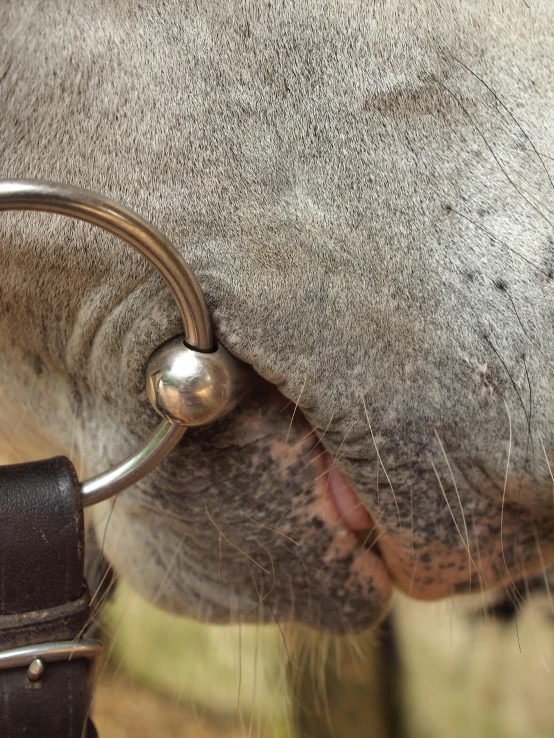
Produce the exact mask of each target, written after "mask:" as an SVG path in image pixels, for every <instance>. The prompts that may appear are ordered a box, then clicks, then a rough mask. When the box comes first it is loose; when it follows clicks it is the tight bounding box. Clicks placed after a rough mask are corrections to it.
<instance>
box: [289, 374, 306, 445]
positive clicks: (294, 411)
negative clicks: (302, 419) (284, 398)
mask: <svg viewBox="0 0 554 738" xmlns="http://www.w3.org/2000/svg"><path fill="white" fill-rule="evenodd" d="M307 379H308V378H307V377H304V383H303V384H302V389H301V390H300V394H299V395H298V400H296V404H295V406H294V410H293V411H292V417H291V419H290V424H289V429H288V431H287V437H286V438H285V443H288V442H289V436H290V431H291V428H292V424H293V422H294V417H295V415H296V411H297V410H298V403H299V402H300V398H301V397H302V393H303V392H304V388H305V387H306V380H307Z"/></svg>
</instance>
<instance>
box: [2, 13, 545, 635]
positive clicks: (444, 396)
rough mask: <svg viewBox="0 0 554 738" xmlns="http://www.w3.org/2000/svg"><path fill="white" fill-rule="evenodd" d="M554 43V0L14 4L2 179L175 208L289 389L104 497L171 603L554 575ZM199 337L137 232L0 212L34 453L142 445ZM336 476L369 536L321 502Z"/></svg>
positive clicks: (127, 567) (231, 317) (16, 402)
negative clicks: (167, 344) (174, 340)
mask: <svg viewBox="0 0 554 738" xmlns="http://www.w3.org/2000/svg"><path fill="white" fill-rule="evenodd" d="M529 6H531V7H529ZM553 27H554V5H553V4H552V2H551V0H537V2H533V3H532V4H527V3H524V2H521V0H503V1H502V2H501V0H482V1H481V2H478V3H460V2H454V0H443V1H440V0H426V1H425V2H419V3H406V2H403V0H390V2H387V3H381V2H378V1H376V2H367V0H364V2H361V0H359V1H358V0H352V1H351V0H348V1H347V0H323V1H321V0H319V1H318V2H315V1H314V2H308V0H302V1H301V2H294V3H293V2H284V3H271V4H269V3H268V4H266V3H258V2H246V3H238V2H237V3H234V2H230V3H218V2H213V0H212V1H211V2H199V3H195V4H194V5H193V4H189V3H187V2H183V1H182V0H175V1H170V0H165V1H164V2H155V3H154V2H153V3H140V4H139V3H138V2H137V3H136V2H132V1H131V0H128V2H118V3H114V2H112V1H111V0H109V1H108V0H105V1H103V0H95V2H87V3H85V2H75V0H73V1H72V2H71V3H70V2H65V0H58V1H57V2H49V3H43V4H39V5H37V4H36V3H34V2H25V1H22V0H17V2H15V1H14V2H12V1H11V0H4V1H3V2H2V3H1V4H0V109H1V111H2V112H1V125H2V134H1V136H0V175H2V176H16V177H23V176H25V177H41V178H47V179H54V180H61V181H66V182H70V183H74V184H77V185H81V186H84V187H88V188H91V189H95V190H98V191H101V192H103V193H105V194H106V195H109V196H111V197H113V198H115V199H117V200H119V201H121V202H123V203H124V204H126V205H128V206H130V207H132V208H133V209H135V210H136V211H137V212H139V213H140V214H141V215H143V216H144V217H146V218H148V219H150V220H152V221H153V222H154V223H155V224H156V225H157V226H158V227H160V228H161V229H162V230H163V231H164V232H165V233H166V234H167V236H168V237H169V238H170V239H171V240H172V241H173V242H174V243H175V245H176V246H177V247H178V248H179V249H180V251H181V252H182V253H183V255H184V256H185V258H186V259H187V260H188V261H189V263H190V264H191V266H192V267H193V269H194V270H195V272H196V274H197V276H198V279H199V281H200V283H201V285H202V287H203V289H204V290H205V293H206V296H207V300H208V303H209V306H210V309H211V311H212V315H213V320H214V327H215V331H216V333H217V336H218V337H219V339H220V340H221V341H222V342H223V343H224V344H225V345H226V346H227V347H228V348H229V349H230V350H231V351H232V352H234V353H235V354H236V355H237V356H239V357H240V358H241V359H242V360H244V361H246V362H247V363H249V364H250V365H251V366H252V367H253V369H254V371H255V373H256V374H257V375H258V376H259V377H261V378H262V379H263V381H261V382H259V383H256V382H254V380H253V391H252V394H251V396H250V398H249V399H248V401H246V402H245V403H244V404H243V405H242V406H241V407H240V408H238V409H237V410H236V411H235V412H234V413H233V414H232V416H230V417H229V418H227V419H225V420H224V421H222V422H221V423H219V424H217V425H215V426H213V427H211V428H205V429H198V430H195V431H191V432H189V433H187V435H186V436H185V438H184V440H183V442H182V444H181V445H180V447H179V449H178V450H177V451H176V453H175V454H174V455H173V456H172V457H171V458H170V459H168V460H167V462H166V463H164V465H163V466H162V467H161V468H160V469H159V470H157V471H156V472H155V473H153V474H152V475H151V476H150V477H149V478H148V479H147V480H145V481H143V482H142V483H141V484H139V485H137V486H136V487H135V488H133V489H131V490H129V491H127V492H126V493H125V494H123V495H121V496H120V497H119V498H117V501H116V502H115V505H114V506H113V509H111V510H110V505H107V506H104V507H103V508H99V509H98V510H97V511H96V514H95V522H96V527H97V533H98V535H99V537H100V539H101V540H102V541H103V543H104V548H105V551H106V554H107V556H108V557H109V559H110V560H111V561H112V562H113V563H114V565H115V567H116V568H117V569H118V571H120V572H121V573H122V574H123V575H124V576H125V577H126V578H127V579H129V580H130V581H131V583H132V584H133V586H135V587H136V588H137V589H138V590H140V591H141V592H142V593H144V594H145V595H146V596H148V597H150V598H151V599H153V600H155V601H156V602H158V603H159V604H161V605H162V606H164V607H167V608H169V609H172V610H175V611H178V612H183V613H189V614H193V615H195V616H197V617H202V618H205V619H214V620H222V621H227V620H229V618H230V617H232V618H238V617H246V618H249V619H262V620H272V619H274V618H277V619H279V620H281V619H287V618H294V619H296V620H298V621H302V622H304V623H307V624H309V625H312V626H315V627H320V628H326V629H329V630H337V631H342V630H348V629H358V628H362V627H366V626H369V625H372V624H374V623H376V622H377V621H378V620H379V619H380V618H381V617H382V616H383V614H384V612H385V611H386V608H387V604H388V602H389V598H390V592H391V584H392V585H393V586H396V587H399V588H400V589H402V590H404V591H405V592H407V593H410V594H412V595H413V596H415V597H420V598H429V599H432V598H438V597H444V596H448V595H450V594H452V593H455V592H468V591H478V590H479V589H480V588H481V587H486V588H488V587H492V586H494V585H497V584H500V583H506V582H509V581H510V579H511V578H514V579H515V578H516V577H520V576H522V575H523V574H524V573H526V572H529V573H530V572H532V571H534V570H537V569H539V568H540V567H541V566H542V564H543V562H548V561H552V560H553V559H554V515H553V496H552V488H553V482H552V475H551V473H550V470H549V464H552V462H554V417H553V406H552V397H553V395H554V379H553V377H554V373H553V372H552V367H553V365H554V342H553V340H552V325H553V324H554V320H553V319H554V297H553V295H554V292H553V290H554V281H553V275H554V249H553V240H552V239H553V220H554V216H553V212H554V193H553V186H552V181H551V179H550V172H551V171H552V158H551V157H552V155H553V152H554V146H553V143H554V140H553V139H554V127H553V121H554V97H553V96H554V86H553V85H552V79H553V78H554V41H553V38H552V34H551V32H550V30H549V29H551V28H553ZM179 332H180V328H179V322H178V317H177V313H176V310H175V308H174V306H173V304H172V302H171V298H170V297H169V296H168V294H167V293H166V290H165V289H164V287H163V284H162V282H161V280H160V279H159V278H158V277H157V276H156V275H153V274H152V272H151V270H150V269H149V268H148V266H147V265H145V264H143V263H142V262H141V261H140V259H139V258H138V257H136V256H135V255H134V254H132V253H129V250H128V249H126V248H124V247H122V246H121V245H120V244H118V243H117V242H116V241H115V240H114V239H112V238H109V237H106V236H104V235H103V234H100V233H98V232H96V231H94V230H93V229H90V228H88V227H84V226H82V225H80V224H74V223H70V222H67V221H63V222H62V221H60V220H57V219H55V218H52V217H50V216H37V215H33V216H2V219H1V220H0V398H1V403H0V427H1V428H2V433H3V438H4V439H5V445H6V446H7V445H10V447H11V446H13V447H14V448H19V449H23V451H24V453H26V454H27V458H30V457H31V456H35V455H36V453H37V452H38V451H37V450H35V449H33V448H31V440H30V439H31V435H37V434H39V433H40V434H42V436H45V437H46V438H47V439H48V440H49V441H52V440H53V439H55V440H56V443H57V444H58V447H59V448H60V449H61V450H63V451H64V452H65V453H68V454H70V455H72V457H74V458H76V459H81V460H82V462H83V463H85V464H87V465H88V466H89V468H90V469H92V470H94V471H97V470H99V469H100V468H102V467H104V466H106V465H107V464H108V463H109V462H111V461H115V460H117V459H119V458H120V457H122V456H123V455H124V454H125V453H126V452H127V451H129V450H130V448H132V447H134V446H136V445H137V443H138V442H139V440H140V439H141V438H143V437H144V435H145V434H146V433H147V432H148V431H149V430H150V429H151V427H152V426H153V424H154V423H155V422H156V416H155V414H154V412H153V411H152V409H151V407H150V406H149V403H148V400H147V398H146V393H145V390H144V375H145V367H146V363H147V360H148V358H149V356H150V355H151V353H152V352H153V351H154V350H155V349H156V348H157V346H159V345H160V344H161V343H163V342H164V341H166V340H167V339H168V338H170V337H171V336H174V335H177V334H178V333H179ZM254 385H255V386H254ZM296 404H297V405H298V409H297V411H296V413H295V414H294V417H293V410H294V407H295V405H296ZM23 419H25V423H24V424H23ZM306 421H308V422H309V423H310V424H311V427H312V428H313V429H314V431H315V434H316V435H317V436H318V437H319V438H320V439H321V440H320V445H319V446H318V448H317V449H315V450H314V451H311V449H313V448H314V447H315V446H316V442H317V438H315V437H314V435H313V434H312V435H311V436H308V437H306V436H307V434H309V433H310V428H309V427H308V426H307V425H306ZM31 431H32V433H31ZM322 449H326V451H327V453H328V456H326V457H322V456H320V457H319V462H318V461H314V457H315V456H316V455H317V454H319V453H320V452H321V451H322ZM332 459H334V463H335V464H336V466H337V468H339V469H340V470H341V471H342V472H343V473H344V474H345V475H346V476H347V477H348V479H349V480H350V482H351V484H352V485H353V486H354V488H355V489H356V491H357V492H358V494H359V496H360V498H361V500H362V501H363V503H364V504H365V505H366V507H367V508H368V510H369V511H370V513H371V515H372V517H373V520H374V521H375V523H376V526H377V527H376V531H375V532H374V533H373V538H372V539H371V541H372V543H373V542H374V540H375V539H377V545H376V546H374V547H373V549H372V550H370V549H369V548H368V547H363V546H362V545H360V544H361V543H362V542H363V536H361V535H357V536H354V534H352V533H351V532H349V531H346V530H345V528H344V526H342V525H341V524H340V522H339V523H337V522H336V521H333V520H332V518H331V517H329V515H328V514H327V513H326V512H325V504H326V502H327V501H328V500H327V493H326V491H325V485H324V483H322V482H321V478H320V480H319V483H315V478H316V477H318V476H320V474H321V471H322V467H321V464H322V463H323V464H327V465H329V464H330V463H331V460H332ZM322 460H323V461H322ZM318 463H319V467H318ZM323 479H325V478H324V477H323ZM106 522H108V525H107V529H106V530H104V529H105V528H106ZM366 538H367V536H366Z"/></svg>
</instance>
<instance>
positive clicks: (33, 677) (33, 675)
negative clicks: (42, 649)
mask: <svg viewBox="0 0 554 738" xmlns="http://www.w3.org/2000/svg"><path fill="white" fill-rule="evenodd" d="M43 674H44V661H43V660H42V659H33V660H32V661H31V663H30V664H29V668H28V669H27V679H28V680H29V681H30V682H38V680H39V679H40V678H41V677H42V675H43Z"/></svg>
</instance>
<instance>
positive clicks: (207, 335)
mask: <svg viewBox="0 0 554 738" xmlns="http://www.w3.org/2000/svg"><path fill="white" fill-rule="evenodd" d="M0 210H38V211H42V212H49V213H57V214H59V215H67V216H69V217H71V218H76V219H78V220H84V221H86V222H88V223H92V224H93V225H97V226H99V227H100V228H103V229H104V230H106V231H109V232H110V233H113V234H114V235H115V236H118V237H119V238H120V239H122V240H123V241H125V242H126V243H128V244H129V245H130V246H132V247H133V248H134V249H135V250H136V251H138V252H139V253H140V254H142V255H143V256H144V257H145V258H146V259H147V260H148V261H149V262H150V263H151V264H152V266H153V267H154V268H155V269H157V271H158V272H159V273H160V274H161V275H162V277H163V278H164V279H165V281H166V283H167V285H168V287H169V289H170V290H171V292H172V293H173V297H174V298H175V301H176V303H177V306H178V307H179V311H180V313H181V318H182V320H183V328H184V333H185V337H186V340H187V343H188V345H189V346H191V347H193V348H194V349H196V350H198V351H211V350H213V347H214V346H213V344H214V341H213V335H212V328H211V322H210V314H209V312H208V308H207V306H206V302H205V300H204V295H203V293H202V290H201V288H200V285H199V284H198V281H197V280H196V277H195V276H194V274H193V273H192V271H191V270H190V268H189V267H188V265H187V263H186V262H185V260H184V259H183V258H182V256H181V255H180V254H179V252H178V251H177V250H176V249H175V247H174V246H173V245H172V244H171V243H170V241H168V239H167V238H166V237H165V236H164V235H163V234H162V233H161V232H160V231H159V230H158V229H157V228H155V227H154V226H153V225H152V224H150V223H148V222H147V221H146V220H144V219H143V218H141V217H140V216H138V215H137V214H136V213H134V212H133V211H132V210H129V209H128V208H125V207H123V205H119V204H118V203H116V202H114V201H113V200H110V199H109V198H107V197H104V196H103V195H99V194H97V193H95V192H90V191H89V190H85V189H82V188H81V187H73V186H71V185H66V184H61V183H58V182H46V181H42V180H25V179H20V180H15V179H12V180H10V179H5V180H0ZM185 430H186V428H185V427H183V426H179V425H173V424H171V423H170V422H169V421H167V420H164V421H162V423H161V424H160V425H158V427H157V428H156V430H155V431H154V432H153V433H152V435H151V436H150V437H149V438H148V439H147V440H146V442H145V443H144V444H143V446H142V447H141V448H140V449H139V450H138V451H137V452H136V453H134V454H132V455H131V456H129V457H128V458H127V459H125V460H124V461H123V462H122V463H121V464H119V465H118V466H116V467H114V468H112V469H110V470H109V471H107V472H103V473H102V474H99V475H98V476H95V477H93V478H91V479H88V480H86V481H85V482H83V483H82V485H81V488H82V493H83V505H84V506H88V505H93V504H95V503H96V502H100V501H102V500H105V499H108V498H109V497H111V496H112V495H114V494H116V493H117V492H120V491H121V490H123V489H125V488H126V487H128V486H130V485H131V484H134V483H135V482H137V481H138V480H139V479H142V477H144V476H146V474H148V473H149V472H150V471H152V469H154V468H155V467H156V466H157V465H158V464H159V463H160V462H161V461H163V459H164V458H165V457H166V456H167V454H168V453H169V452H170V451H171V450H172V449H173V448H174V447H175V446H176V444H177V443H178V442H179V440H180V439H181V437H182V435H183V433H184V432H185Z"/></svg>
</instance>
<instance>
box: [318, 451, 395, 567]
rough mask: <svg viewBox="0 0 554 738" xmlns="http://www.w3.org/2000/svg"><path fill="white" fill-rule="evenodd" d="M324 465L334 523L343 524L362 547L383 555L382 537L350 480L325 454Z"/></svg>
mask: <svg viewBox="0 0 554 738" xmlns="http://www.w3.org/2000/svg"><path fill="white" fill-rule="evenodd" d="M324 463H325V466H326V471H325V472H324V473H323V479H324V480H325V484H326V497H328V498H330V500H328V502H327V505H326V508H327V510H328V512H329V513H330V515H331V517H332V519H333V522H335V521H336V522H338V523H339V524H342V526H343V527H345V528H346V529H347V530H348V531H350V532H351V533H353V534H354V536H355V537H356V540H357V541H358V543H359V544H360V546H363V547H364V548H368V549H371V550H373V551H374V552H375V553H377V554H378V555H381V551H380V548H379V543H378V539H379V537H380V535H379V531H378V529H377V526H376V524H375V521H374V519H373V517H372V516H371V514H370V513H369V511H368V510H367V508H366V507H365V506H364V504H363V503H362V501H361V500H360V498H359V496H358V493H357V492H356V491H355V490H354V488H353V487H352V485H351V484H350V482H349V481H348V479H347V478H346V477H345V476H344V474H343V473H342V472H341V471H340V470H339V469H338V468H337V467H336V466H335V465H334V463H333V462H332V459H331V458H330V456H329V454H327V453H325V454H324ZM329 502H331V504H329Z"/></svg>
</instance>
